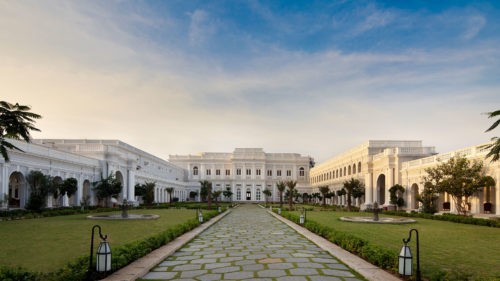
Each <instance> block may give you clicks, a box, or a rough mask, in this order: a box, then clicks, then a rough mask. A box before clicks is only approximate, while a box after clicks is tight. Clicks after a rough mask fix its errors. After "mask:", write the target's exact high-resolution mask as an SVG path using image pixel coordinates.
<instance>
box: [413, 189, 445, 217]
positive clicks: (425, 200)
mask: <svg viewBox="0 0 500 281" xmlns="http://www.w3.org/2000/svg"><path fill="white" fill-rule="evenodd" d="M438 194H439V191H438V190H437V187H436V186H435V185H434V184H432V183H431V182H428V181H427V182H425V183H424V189H423V191H422V192H421V193H419V194H417V195H415V200H417V201H418V202H420V203H422V211H423V212H424V213H428V214H434V213H435V212H437V208H436V201H437V199H438Z"/></svg>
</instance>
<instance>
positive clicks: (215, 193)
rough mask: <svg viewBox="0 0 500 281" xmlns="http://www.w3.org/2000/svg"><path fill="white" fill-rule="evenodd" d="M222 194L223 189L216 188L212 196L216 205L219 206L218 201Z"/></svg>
mask: <svg viewBox="0 0 500 281" xmlns="http://www.w3.org/2000/svg"><path fill="white" fill-rule="evenodd" d="M221 194H222V190H216V191H214V192H212V196H213V197H214V200H215V205H217V206H219V204H218V203H217V200H218V199H219V197H220V195H221Z"/></svg>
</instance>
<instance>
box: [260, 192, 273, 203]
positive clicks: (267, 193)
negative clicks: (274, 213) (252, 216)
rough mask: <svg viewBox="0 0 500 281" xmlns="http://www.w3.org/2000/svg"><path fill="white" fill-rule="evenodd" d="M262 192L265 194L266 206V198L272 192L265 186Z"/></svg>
mask: <svg viewBox="0 0 500 281" xmlns="http://www.w3.org/2000/svg"><path fill="white" fill-rule="evenodd" d="M262 193H264V196H266V206H267V200H268V199H269V197H270V196H271V195H272V192H271V190H269V189H267V188H266V189H264V191H262Z"/></svg>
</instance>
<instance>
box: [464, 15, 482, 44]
mask: <svg viewBox="0 0 500 281" xmlns="http://www.w3.org/2000/svg"><path fill="white" fill-rule="evenodd" d="M485 24H486V18H484V17H483V16H481V15H474V16H470V17H469V18H468V19H467V20H466V25H467V26H466V29H465V32H464V35H463V36H464V38H465V39H472V38H474V37H476V35H477V34H478V33H479V31H481V29H482V28H483V27H484V25H485Z"/></svg>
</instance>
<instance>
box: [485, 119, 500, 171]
mask: <svg viewBox="0 0 500 281" xmlns="http://www.w3.org/2000/svg"><path fill="white" fill-rule="evenodd" d="M487 114H488V118H494V117H497V116H500V110H496V111H492V112H488V113H487ZM498 124H500V118H499V119H498V120H496V121H495V122H493V124H492V125H491V126H490V127H489V128H488V129H487V130H486V132H489V131H492V130H493V129H495V128H496V127H498ZM491 141H492V142H493V143H491V144H487V145H485V148H489V149H490V151H489V152H488V154H486V158H489V157H492V158H491V161H492V162H495V161H498V159H500V138H499V137H493V138H491Z"/></svg>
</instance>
